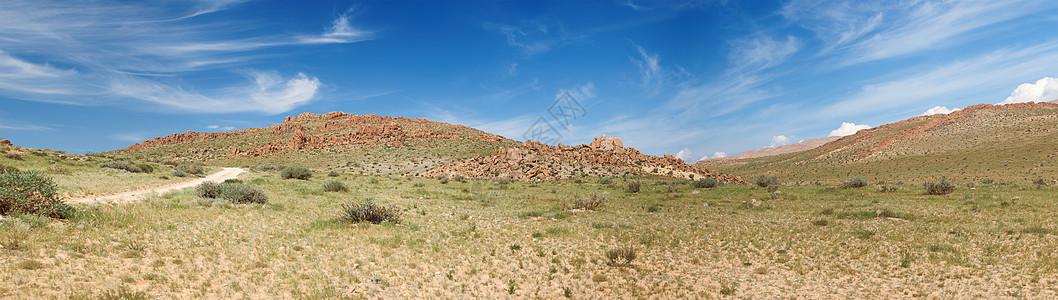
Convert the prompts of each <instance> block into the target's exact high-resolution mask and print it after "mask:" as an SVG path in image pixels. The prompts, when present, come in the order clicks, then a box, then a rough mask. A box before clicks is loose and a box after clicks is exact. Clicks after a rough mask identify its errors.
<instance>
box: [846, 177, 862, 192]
mask: <svg viewBox="0 0 1058 300" xmlns="http://www.w3.org/2000/svg"><path fill="white" fill-rule="evenodd" d="M842 186H844V187H845V188H850V189H857V188H861V187H865V186H867V180H866V179H863V178H861V177H859V176H856V177H853V178H852V179H849V181H846V182H845V184H843V185H842Z"/></svg>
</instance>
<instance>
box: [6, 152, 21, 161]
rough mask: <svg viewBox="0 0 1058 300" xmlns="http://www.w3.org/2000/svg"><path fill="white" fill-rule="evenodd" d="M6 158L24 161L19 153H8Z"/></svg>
mask: <svg viewBox="0 0 1058 300" xmlns="http://www.w3.org/2000/svg"><path fill="white" fill-rule="evenodd" d="M4 157H7V158H10V159H14V160H22V154H18V153H8V154H6V155H4Z"/></svg>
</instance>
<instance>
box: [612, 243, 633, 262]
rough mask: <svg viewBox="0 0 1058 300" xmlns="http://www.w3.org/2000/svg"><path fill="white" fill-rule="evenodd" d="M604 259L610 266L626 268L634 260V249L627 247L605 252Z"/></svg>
mask: <svg viewBox="0 0 1058 300" xmlns="http://www.w3.org/2000/svg"><path fill="white" fill-rule="evenodd" d="M606 259H608V260H610V265H612V266H628V265H631V264H632V261H633V260H635V259H636V249H635V248H632V247H631V246H627V247H618V248H613V249H610V250H606Z"/></svg>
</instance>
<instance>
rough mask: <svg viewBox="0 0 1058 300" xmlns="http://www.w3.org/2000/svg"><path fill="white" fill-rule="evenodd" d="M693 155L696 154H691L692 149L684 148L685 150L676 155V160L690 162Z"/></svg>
mask: <svg viewBox="0 0 1058 300" xmlns="http://www.w3.org/2000/svg"><path fill="white" fill-rule="evenodd" d="M691 155H694V153H692V152H691V149H690V148H683V150H680V152H677V153H676V158H679V159H682V160H684V161H687V162H690V159H691Z"/></svg>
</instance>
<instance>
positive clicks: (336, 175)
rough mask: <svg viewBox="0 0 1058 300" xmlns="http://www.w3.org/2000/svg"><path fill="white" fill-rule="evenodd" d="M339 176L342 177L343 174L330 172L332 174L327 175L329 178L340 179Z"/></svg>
mask: <svg viewBox="0 0 1058 300" xmlns="http://www.w3.org/2000/svg"><path fill="white" fill-rule="evenodd" d="M338 176H342V173H338V171H330V172H328V173H327V177H338Z"/></svg>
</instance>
